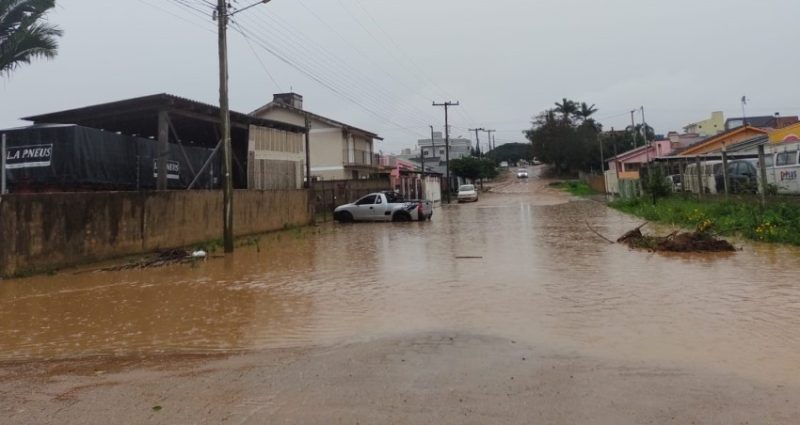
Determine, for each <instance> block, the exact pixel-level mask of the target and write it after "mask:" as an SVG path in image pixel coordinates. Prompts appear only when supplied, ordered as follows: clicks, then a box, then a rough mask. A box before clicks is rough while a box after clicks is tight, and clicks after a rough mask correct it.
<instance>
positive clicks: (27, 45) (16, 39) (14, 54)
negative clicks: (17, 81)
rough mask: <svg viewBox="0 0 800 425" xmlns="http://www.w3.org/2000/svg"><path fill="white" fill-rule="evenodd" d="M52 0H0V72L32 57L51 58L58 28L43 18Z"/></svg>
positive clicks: (8, 72)
mask: <svg viewBox="0 0 800 425" xmlns="http://www.w3.org/2000/svg"><path fill="white" fill-rule="evenodd" d="M53 7H55V0H0V74H6V75H9V74H11V72H12V71H14V70H15V69H17V68H18V67H20V66H21V65H23V64H29V63H31V61H32V60H33V59H37V58H44V59H52V58H54V57H55V56H56V53H57V52H58V41H57V38H58V37H60V36H61V34H62V31H61V30H60V29H58V27H56V26H54V25H51V24H49V23H47V22H46V20H45V14H46V13H47V12H48V11H49V10H50V9H52V8H53Z"/></svg>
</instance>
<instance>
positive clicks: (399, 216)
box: [392, 211, 411, 222]
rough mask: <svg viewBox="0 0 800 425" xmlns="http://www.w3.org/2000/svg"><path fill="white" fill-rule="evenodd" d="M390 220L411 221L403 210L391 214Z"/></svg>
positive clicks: (409, 216)
mask: <svg viewBox="0 0 800 425" xmlns="http://www.w3.org/2000/svg"><path fill="white" fill-rule="evenodd" d="M392 221H395V222H404V221H411V215H410V214H409V213H407V212H404V211H401V212H397V213H395V214H394V215H393V216H392Z"/></svg>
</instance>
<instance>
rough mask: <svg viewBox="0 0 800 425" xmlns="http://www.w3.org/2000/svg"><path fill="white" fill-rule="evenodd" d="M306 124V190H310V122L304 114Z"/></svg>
mask: <svg viewBox="0 0 800 425" xmlns="http://www.w3.org/2000/svg"><path fill="white" fill-rule="evenodd" d="M305 124H306V140H305V141H306V145H305V148H306V184H305V188H306V189H311V120H310V119H309V118H308V114H305Z"/></svg>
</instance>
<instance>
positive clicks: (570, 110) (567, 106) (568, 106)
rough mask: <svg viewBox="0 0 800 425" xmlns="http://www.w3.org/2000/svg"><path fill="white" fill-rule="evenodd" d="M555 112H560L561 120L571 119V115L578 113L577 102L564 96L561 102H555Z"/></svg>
mask: <svg viewBox="0 0 800 425" xmlns="http://www.w3.org/2000/svg"><path fill="white" fill-rule="evenodd" d="M555 112H558V113H559V114H561V119H562V120H563V121H572V117H573V116H575V114H577V113H578V103H577V102H574V101H572V100H569V99H567V98H566V97H565V98H564V99H563V100H561V103H558V102H556V109H555Z"/></svg>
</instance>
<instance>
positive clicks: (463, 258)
mask: <svg viewBox="0 0 800 425" xmlns="http://www.w3.org/2000/svg"><path fill="white" fill-rule="evenodd" d="M481 259H483V257H472V256H460V257H456V260H481Z"/></svg>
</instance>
